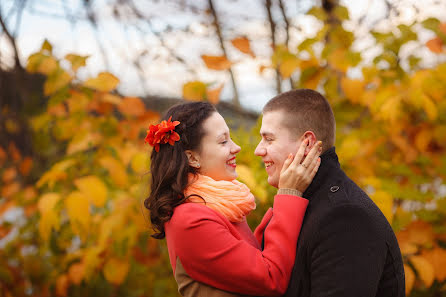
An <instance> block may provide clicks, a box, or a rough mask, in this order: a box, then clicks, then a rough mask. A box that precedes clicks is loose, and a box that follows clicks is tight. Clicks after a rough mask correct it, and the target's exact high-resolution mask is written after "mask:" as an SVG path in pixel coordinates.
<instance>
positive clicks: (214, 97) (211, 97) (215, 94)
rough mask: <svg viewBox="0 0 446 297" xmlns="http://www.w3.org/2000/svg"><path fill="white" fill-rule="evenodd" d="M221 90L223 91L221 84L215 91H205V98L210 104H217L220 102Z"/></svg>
mask: <svg viewBox="0 0 446 297" xmlns="http://www.w3.org/2000/svg"><path fill="white" fill-rule="evenodd" d="M222 90H223V84H221V85H220V86H219V87H217V88H215V89H212V90H206V98H207V99H208V101H209V102H211V103H212V104H217V103H218V101H220V93H221V91H222Z"/></svg>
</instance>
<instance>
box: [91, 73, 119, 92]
mask: <svg viewBox="0 0 446 297" xmlns="http://www.w3.org/2000/svg"><path fill="white" fill-rule="evenodd" d="M118 84H119V79H118V78H117V77H116V76H114V75H113V74H111V73H109V72H101V73H99V74H98V76H97V77H95V78H90V79H88V80H87V81H85V83H84V85H85V86H86V87H89V88H92V89H95V90H98V91H102V92H110V91H112V90H114V89H115V88H116V87H117V86H118Z"/></svg>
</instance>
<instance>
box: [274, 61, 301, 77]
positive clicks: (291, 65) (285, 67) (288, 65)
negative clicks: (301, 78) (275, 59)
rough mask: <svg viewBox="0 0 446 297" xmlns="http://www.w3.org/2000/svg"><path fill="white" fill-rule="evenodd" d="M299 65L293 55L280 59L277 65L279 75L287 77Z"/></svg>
mask: <svg viewBox="0 0 446 297" xmlns="http://www.w3.org/2000/svg"><path fill="white" fill-rule="evenodd" d="M299 66H300V61H299V59H298V58H297V57H295V56H290V57H288V58H286V59H284V60H283V61H282V63H280V66H279V72H280V75H281V76H282V77H283V78H289V77H290V76H291V74H293V72H294V71H295V70H296V69H297V68H298V67H299Z"/></svg>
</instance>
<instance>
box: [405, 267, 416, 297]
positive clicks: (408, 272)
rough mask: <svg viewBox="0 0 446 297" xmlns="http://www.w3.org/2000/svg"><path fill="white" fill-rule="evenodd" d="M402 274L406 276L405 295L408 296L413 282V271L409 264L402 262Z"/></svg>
mask: <svg viewBox="0 0 446 297" xmlns="http://www.w3.org/2000/svg"><path fill="white" fill-rule="evenodd" d="M404 275H405V277H406V295H407V296H409V294H410V292H411V291H412V288H413V284H414V282H415V273H414V272H413V270H412V268H410V266H409V265H406V264H404Z"/></svg>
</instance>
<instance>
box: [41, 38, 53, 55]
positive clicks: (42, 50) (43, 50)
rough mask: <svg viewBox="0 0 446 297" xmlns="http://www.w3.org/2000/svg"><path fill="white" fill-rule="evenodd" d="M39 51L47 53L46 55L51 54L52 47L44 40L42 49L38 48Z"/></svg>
mask: <svg viewBox="0 0 446 297" xmlns="http://www.w3.org/2000/svg"><path fill="white" fill-rule="evenodd" d="M40 51H41V52H47V53H49V54H51V52H52V51H53V46H52V45H51V43H50V42H49V41H48V40H47V39H45V40H44V41H43V43H42V47H41V48H40Z"/></svg>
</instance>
